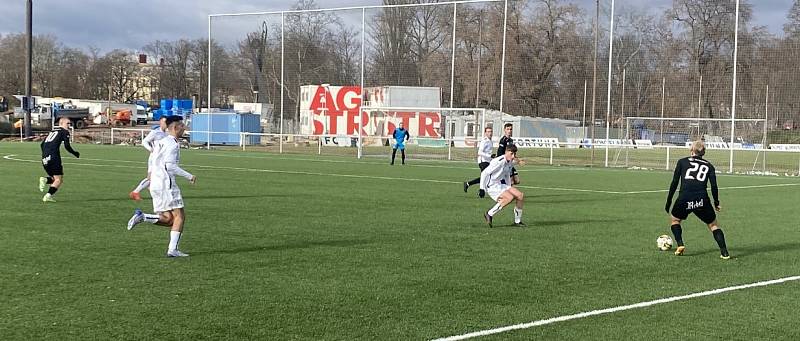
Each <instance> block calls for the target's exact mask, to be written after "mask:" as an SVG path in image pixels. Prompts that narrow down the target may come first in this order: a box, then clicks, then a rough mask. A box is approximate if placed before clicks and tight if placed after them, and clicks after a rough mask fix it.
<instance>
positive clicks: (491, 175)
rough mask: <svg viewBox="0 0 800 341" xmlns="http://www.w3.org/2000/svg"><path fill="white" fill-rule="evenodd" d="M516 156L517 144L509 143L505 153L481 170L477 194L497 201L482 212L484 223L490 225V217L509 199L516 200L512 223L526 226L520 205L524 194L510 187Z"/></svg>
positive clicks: (507, 202)
mask: <svg viewBox="0 0 800 341" xmlns="http://www.w3.org/2000/svg"><path fill="white" fill-rule="evenodd" d="M516 157H517V146H515V145H513V144H512V145H509V146H508V147H506V150H505V154H503V155H500V156H498V157H496V158H494V159H492V161H491V162H490V163H489V167H486V169H484V170H483V171H482V172H481V189H480V190H479V191H478V196H480V197H481V198H483V197H484V196H486V193H489V196H490V197H491V198H492V200H494V201H495V202H497V204H495V205H494V207H492V208H491V209H489V211H488V212H486V213H484V214H483V217H484V219H486V223H487V224H489V227H492V217H494V215H495V214H497V212H500V210H502V209H503V207H505V206H506V205H508V204H510V203H511V201H516V205H515V207H514V225H516V226H520V227H525V226H527V225H526V224H525V223H523V222H522V207H523V205H524V199H525V196H524V194H522V192H521V191H520V190H519V189H518V188H516V187H512V186H511V184H512V180H511V177H512V175H511V174H512V168H513V167H514V159H515V158H516Z"/></svg>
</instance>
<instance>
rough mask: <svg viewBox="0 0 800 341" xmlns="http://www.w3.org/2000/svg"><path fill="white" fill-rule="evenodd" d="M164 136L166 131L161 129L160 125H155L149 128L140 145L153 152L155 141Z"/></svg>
mask: <svg viewBox="0 0 800 341" xmlns="http://www.w3.org/2000/svg"><path fill="white" fill-rule="evenodd" d="M165 137H167V133H166V132H164V131H163V130H161V127H156V128H155V129H153V130H151V131H150V132H149V133H148V134H147V136H145V138H143V139H142V147H144V149H147V151H148V152H150V153H151V154H153V148H154V147H155V144H156V141H158V140H160V139H163V138H165Z"/></svg>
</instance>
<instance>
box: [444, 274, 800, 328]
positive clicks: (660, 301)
mask: <svg viewBox="0 0 800 341" xmlns="http://www.w3.org/2000/svg"><path fill="white" fill-rule="evenodd" d="M797 280H800V276H791V277H784V278H779V279H774V280H770V281H762V282H756V283H750V284H744V285H737V286H732V287H727V288H721V289H714V290H708V291H703V292H698V293H694V294H689V295H683V296H674V297H667V298H662V299H658V300H653V301H647V302H641V303H636V304H630V305H624V306H619V307H613V308H606V309H600V310H592V311H588V312H585V313H580V314H573V315H564V316H558V317H553V318H549V319H545V320H539V321H533V322H528V323H520V324H515V325H512V326H506V327H500V328H494V329H486V330H481V331H477V332H472V333H467V334H462V335H456V336H449V337H443V338H438V339H435V340H434V341H456V340H466V339H470V338H474V337H480V336H487V335H493V334H499V333H505V332H508V331H512V330H520V329H528V328H533V327H538V326H544V325H547V324H553V323H557V322H564V321H569V320H576V319H582V318H586V317H590V316H596V315H603V314H610V313H615V312H618V311H624V310H630V309H637V308H645V307H649V306H653V305H657V304H664V303H670V302H675V301H681V300H688V299H692V298H697V297H703V296H711V295H718V294H722V293H725V292H729V291H735V290H743V289H748V288H755V287H763V286H768V285H773V284H780V283H785V282H790V281H797Z"/></svg>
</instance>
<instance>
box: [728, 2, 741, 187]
mask: <svg viewBox="0 0 800 341" xmlns="http://www.w3.org/2000/svg"><path fill="white" fill-rule="evenodd" d="M734 26H735V28H734V34H733V96H732V98H731V145H730V149H731V155H730V164H729V166H728V172H729V173H733V145H734V142H735V141H734V139H735V138H736V135H735V130H736V62H737V56H738V55H739V0H736V24H735V25H734Z"/></svg>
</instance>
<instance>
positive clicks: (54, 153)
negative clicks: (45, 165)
mask: <svg viewBox="0 0 800 341" xmlns="http://www.w3.org/2000/svg"><path fill="white" fill-rule="evenodd" d="M61 142H64V148H65V149H66V150H67V151H68V152H70V154H72V155H75V157H78V155H80V154H78V152H76V151H75V150H74V149H72V146H70V144H69V131H68V130H66V129H64V128H61V127H56V128H55V129H53V131H51V132H50V134H48V135H47V138H45V139H44V141H42V158H46V157H48V156H49V157H50V158H53V159H60V158H61Z"/></svg>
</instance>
